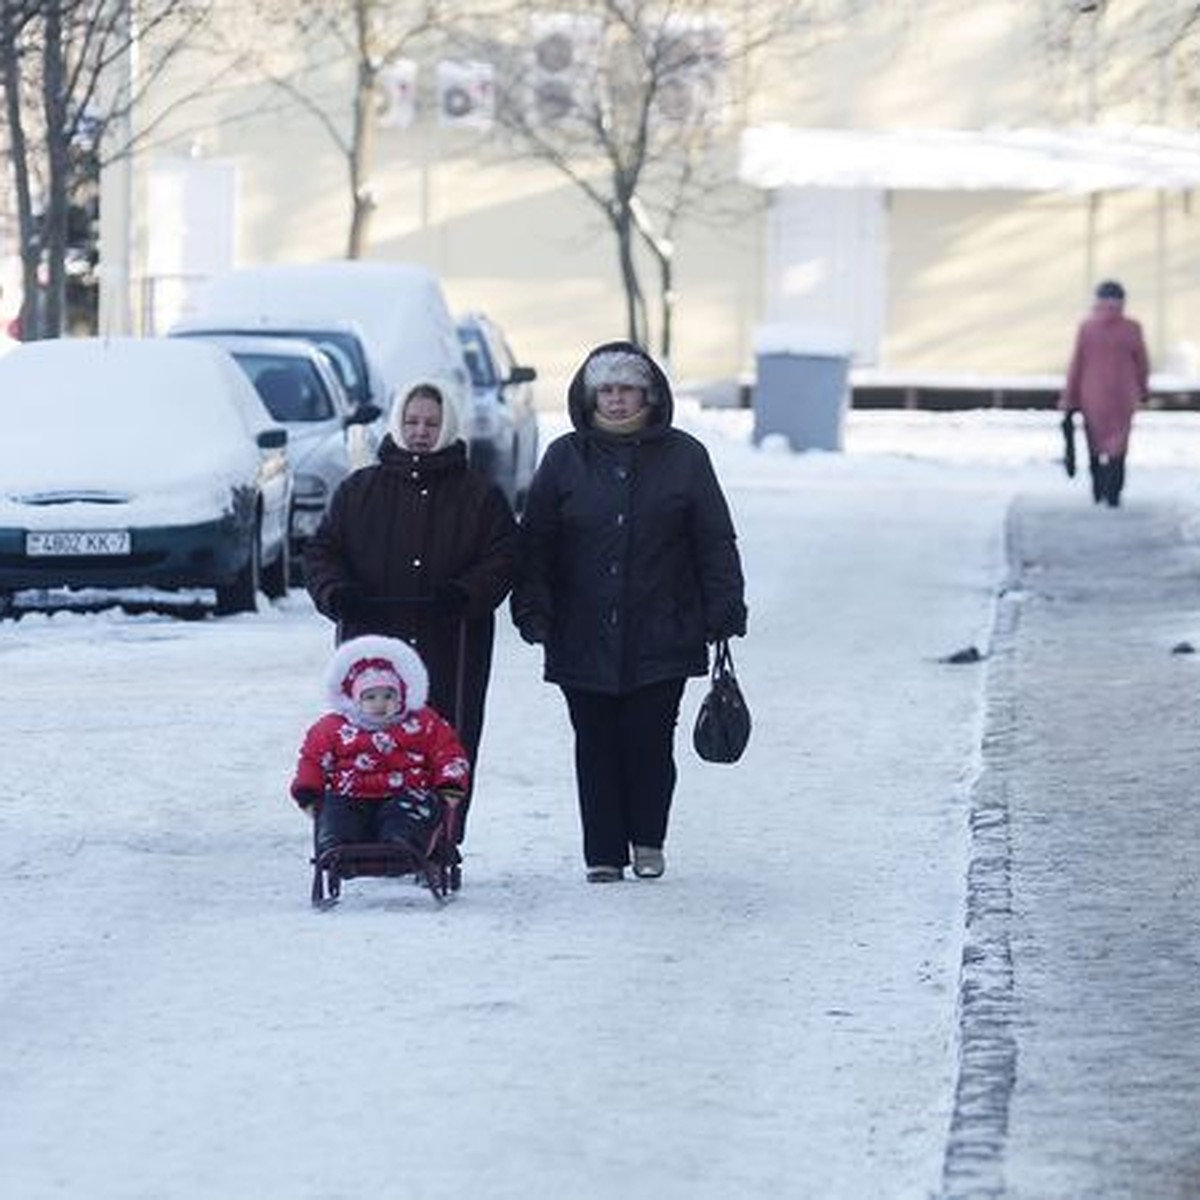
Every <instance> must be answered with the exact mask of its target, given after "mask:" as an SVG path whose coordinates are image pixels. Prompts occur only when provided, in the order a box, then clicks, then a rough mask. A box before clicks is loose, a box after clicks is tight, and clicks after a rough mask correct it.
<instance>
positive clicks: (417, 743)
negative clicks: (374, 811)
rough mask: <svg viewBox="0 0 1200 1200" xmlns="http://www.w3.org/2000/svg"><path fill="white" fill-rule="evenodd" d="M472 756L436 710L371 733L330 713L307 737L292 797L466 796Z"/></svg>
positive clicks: (407, 716) (418, 712) (409, 715)
mask: <svg viewBox="0 0 1200 1200" xmlns="http://www.w3.org/2000/svg"><path fill="white" fill-rule="evenodd" d="M469 782H470V767H469V766H468V764H467V754H466V751H465V750H464V749H463V747H462V743H461V742H460V741H459V740H458V734H456V733H455V732H454V727H453V726H452V725H451V724H450V722H449V721H447V720H445V719H444V718H443V717H441V716H440V715H439V714H438V713H436V712H435V711H434V710H433V709H432V708H421V709H417V710H416V711H415V712H409V713H406V714H405V715H404V716H403V717H402V718H400V719H399V720H398V721H396V722H395V723H394V724H391V725H387V726H385V727H384V728H382V729H367V728H365V727H364V726H362V725H358V724H356V723H355V722H354V721H353V720H351V719H350V718H349V717H347V716H344V715H343V714H341V713H336V712H331V713H326V714H325V715H324V716H323V717H322V718H321V719H320V720H319V721H318V722H317V723H316V724H315V725H313V726H312V727H311V728H310V729H309V731H308V732H307V733H306V734H305V736H304V745H303V746H301V748H300V761H299V763H298V764H297V766H296V775H295V778H294V779H293V780H292V795H293V796H294V797H295V798H296V799H299V798H300V796H301V794H302V793H304V792H317V793H324V792H326V791H331V792H336V793H337V794H338V795H340V796H353V797H355V798H356V799H360V800H383V799H385V798H386V797H388V796H394V795H395V794H396V793H397V792H399V791H410V792H427V791H430V790H437V789H439V788H458V789H459V790H461V791H466V789H467V785H468V783H469Z"/></svg>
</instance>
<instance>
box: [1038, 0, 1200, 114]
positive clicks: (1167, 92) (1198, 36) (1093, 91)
mask: <svg viewBox="0 0 1200 1200" xmlns="http://www.w3.org/2000/svg"><path fill="white" fill-rule="evenodd" d="M1037 19H1038V22H1039V31H1040V35H1041V40H1042V44H1043V46H1044V47H1045V49H1046V53H1047V56H1048V58H1049V60H1050V62H1051V64H1052V66H1053V67H1054V69H1056V70H1060V71H1065V72H1066V74H1067V76H1068V78H1074V80H1075V81H1076V84H1077V86H1076V87H1075V88H1074V89H1073V91H1072V90H1067V91H1062V90H1059V91H1057V92H1056V93H1054V95H1053V96H1051V97H1048V99H1049V100H1050V102H1051V103H1057V104H1058V105H1059V106H1060V107H1061V105H1062V104H1063V103H1064V101H1065V102H1066V103H1067V105H1068V107H1069V111H1066V112H1060V113H1059V114H1057V115H1060V116H1065V117H1073V118H1074V119H1076V120H1079V119H1085V120H1089V121H1090V120H1096V119H1100V118H1102V117H1103V116H1104V115H1105V114H1106V112H1109V111H1111V110H1114V109H1118V110H1120V109H1124V110H1125V111H1127V112H1128V111H1134V112H1136V113H1137V116H1138V118H1139V119H1141V120H1153V121H1160V122H1162V121H1167V120H1169V119H1171V118H1172V117H1174V118H1175V119H1176V120H1178V121H1193V120H1194V119H1195V117H1196V115H1197V114H1198V113H1200V4H1198V3H1196V0H1155V3H1153V4H1141V3H1131V2H1130V0H1073V2H1070V3H1063V2H1062V0H1040V6H1039V8H1038V10H1037ZM1072 96H1073V101H1072V100H1071V97H1072Z"/></svg>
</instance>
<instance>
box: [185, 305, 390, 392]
mask: <svg viewBox="0 0 1200 1200" xmlns="http://www.w3.org/2000/svg"><path fill="white" fill-rule="evenodd" d="M169 332H170V336H171V337H199V338H205V339H211V338H213V337H217V336H226V337H271V338H285V339H287V340H288V341H297V342H303V343H307V344H309V345H312V346H316V348H317V349H318V350H320V351H321V352H322V353H324V354H325V356H326V357H327V358H328V359H329V361H330V362H331V363H332V364H333V369H334V370H335V371H336V372H337V376H338V379H339V381H340V382H341V385H342V387H343V388H344V389H345V392H346V395H347V396H349V397H350V401H351V403H353V404H355V405H357V406H363V405H367V404H373V405H375V406H376V407H377V408H378V409H380V411H381V412H386V411H387V406H388V403H389V401H390V396H389V394H388V388H387V384H386V383H385V381H384V379H383V377H382V375H380V373H379V368H378V367H377V366H376V365H375V362H374V360H373V358H372V357H371V354H370V353H369V351H368V350H367V346H366V342H365V340H364V338H363V333H362V331H361V330H360V329H359V328H358V327H357V326H356V325H355V324H354V322H353V321H347V320H344V319H342V318H340V317H333V316H330V317H328V318H326V319H322V318H320V317H311V318H304V319H301V318H297V317H280V316H273V315H271V314H268V313H262V312H240V313H239V312H225V313H214V314H211V315H209V316H204V317H189V318H186V319H184V320H181V321H179V322H177V323H176V324H175V325H173V326H172V327H171V329H170V331H169Z"/></svg>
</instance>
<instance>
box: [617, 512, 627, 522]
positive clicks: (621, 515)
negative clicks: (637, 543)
mask: <svg viewBox="0 0 1200 1200" xmlns="http://www.w3.org/2000/svg"><path fill="white" fill-rule="evenodd" d="M617 524H618V525H624V524H625V514H624V513H617Z"/></svg>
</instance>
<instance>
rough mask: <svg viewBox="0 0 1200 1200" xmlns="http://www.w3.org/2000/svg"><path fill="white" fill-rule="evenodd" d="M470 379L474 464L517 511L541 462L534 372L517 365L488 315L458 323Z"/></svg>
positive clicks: (470, 434)
mask: <svg viewBox="0 0 1200 1200" xmlns="http://www.w3.org/2000/svg"><path fill="white" fill-rule="evenodd" d="M455 325H456V328H457V330H458V340H459V342H460V343H461V344H462V348H463V357H464V358H465V359H466V360H467V370H468V372H469V373H470V376H471V412H470V415H469V417H468V424H467V430H468V444H469V446H470V455H471V465H472V466H473V467H474V468H475V469H476V470H477V471H481V472H483V474H485V475H487V476H488V477H489V478H491V479H492V480H494V481H495V482H496V483H497V484H498V485H499V486H500V489H501V490H502V491H503V492H504V494H505V495H506V496H507V497H508V499H509V502H510V503H511V504H512V506H513V508H514V509H516V510H517V511H519V510H520V508H521V505H522V504H523V503H524V501H525V494H526V493H527V492H528V491H529V484H530V481H531V480H532V479H533V472H534V469H535V468H536V467H537V458H538V423H537V410H536V409H535V408H534V403H533V388H532V387H531V386H530V385H531V384H532V383H533V381H534V380H535V379H536V378H537V371H535V370H534V368H533V367H525V366H520V365H518V363H517V361H516V359H515V357H514V356H513V352H512V350H511V349H510V348H509V344H508V339H507V338H506V337H505V336H504V332H503V330H501V328H500V326H499V325H497V324H496V322H495V321H493V320H492V319H491V318H490V317H487V316H485V315H484V314H483V313H479V312H470V313H464V314H462V315H461V316H459V317H458V318H457V320H456V322H455Z"/></svg>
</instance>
